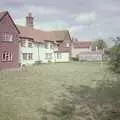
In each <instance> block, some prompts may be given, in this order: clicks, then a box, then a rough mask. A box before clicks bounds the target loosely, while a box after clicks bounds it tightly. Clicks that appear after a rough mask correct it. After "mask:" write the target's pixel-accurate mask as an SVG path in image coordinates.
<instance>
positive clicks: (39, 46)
mask: <svg viewBox="0 0 120 120" xmlns="http://www.w3.org/2000/svg"><path fill="white" fill-rule="evenodd" d="M18 28H19V31H20V61H21V65H26V64H34V63H36V62H41V63H48V62H68V61H69V60H70V50H71V49H70V48H71V38H70V35H69V32H68V31H42V30H40V29H36V28H34V18H33V17H32V14H31V13H29V14H28V16H27V17H26V26H18Z"/></svg>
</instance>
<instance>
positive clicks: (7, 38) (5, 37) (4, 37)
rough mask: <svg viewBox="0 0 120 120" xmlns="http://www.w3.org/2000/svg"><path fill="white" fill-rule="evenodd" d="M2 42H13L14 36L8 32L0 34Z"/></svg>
mask: <svg viewBox="0 0 120 120" xmlns="http://www.w3.org/2000/svg"><path fill="white" fill-rule="evenodd" d="M0 40H1V41H8V42H11V41H13V35H12V34H9V33H6V32H4V33H0Z"/></svg>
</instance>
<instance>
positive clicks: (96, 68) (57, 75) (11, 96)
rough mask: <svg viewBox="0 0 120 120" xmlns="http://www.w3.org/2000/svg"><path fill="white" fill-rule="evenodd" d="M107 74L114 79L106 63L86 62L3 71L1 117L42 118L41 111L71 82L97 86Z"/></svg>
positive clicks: (6, 119)
mask: <svg viewBox="0 0 120 120" xmlns="http://www.w3.org/2000/svg"><path fill="white" fill-rule="evenodd" d="M104 77H109V78H112V75H111V74H110V73H109V71H107V66H106V65H105V64H100V63H86V62H83V63H80V62H73V63H53V64H42V65H39V66H29V67H26V68H24V69H23V70H21V71H8V72H0V120H17V119H18V118H19V120H28V119H29V120H38V119H39V113H38V112H37V110H38V109H39V108H41V107H47V109H51V108H52V105H53V103H55V102H56V101H58V100H59V96H60V95H62V94H63V93H64V92H65V88H66V87H67V86H68V85H73V86H76V85H89V86H90V87H95V85H96V81H99V80H103V78H104ZM6 114H9V117H8V118H7V115H6ZM14 117H15V119H14Z"/></svg>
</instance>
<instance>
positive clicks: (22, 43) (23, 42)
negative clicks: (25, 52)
mask: <svg viewBox="0 0 120 120" xmlns="http://www.w3.org/2000/svg"><path fill="white" fill-rule="evenodd" d="M25 44H26V40H24V39H22V41H21V47H25Z"/></svg>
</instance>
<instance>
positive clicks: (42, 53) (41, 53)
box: [20, 39, 70, 65]
mask: <svg viewBox="0 0 120 120" xmlns="http://www.w3.org/2000/svg"><path fill="white" fill-rule="evenodd" d="M28 43H29V40H28V39H26V40H25V46H24V47H22V46H21V45H20V63H21V65H31V64H34V63H35V62H36V61H41V62H42V63H48V62H68V61H69V57H70V55H69V53H68V52H63V53H61V56H62V57H61V59H57V56H56V53H55V52H54V51H55V50H57V48H56V46H54V44H53V43H52V42H47V43H48V48H45V45H44V44H40V43H35V42H32V47H28ZM51 45H53V48H51V47H50V46H51ZM23 53H32V54H33V59H32V60H24V59H23ZM46 54H51V55H52V56H51V58H50V59H48V58H46Z"/></svg>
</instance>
